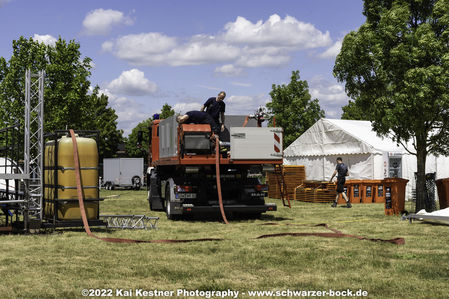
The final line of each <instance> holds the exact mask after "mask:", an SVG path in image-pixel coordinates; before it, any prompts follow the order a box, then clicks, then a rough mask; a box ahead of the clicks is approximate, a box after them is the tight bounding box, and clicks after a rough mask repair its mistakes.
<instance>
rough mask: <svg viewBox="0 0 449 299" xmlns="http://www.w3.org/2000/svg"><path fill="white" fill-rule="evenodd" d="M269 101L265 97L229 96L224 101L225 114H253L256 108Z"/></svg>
mask: <svg viewBox="0 0 449 299" xmlns="http://www.w3.org/2000/svg"><path fill="white" fill-rule="evenodd" d="M268 101H269V99H268V98H267V97H266V95H263V94H261V95H254V96H241V95H231V96H230V97H229V98H226V99H225V103H226V113H227V114H233V115H248V114H253V113H254V112H255V111H256V110H257V108H259V107H260V106H262V105H265V104H266V103H267V102H268Z"/></svg>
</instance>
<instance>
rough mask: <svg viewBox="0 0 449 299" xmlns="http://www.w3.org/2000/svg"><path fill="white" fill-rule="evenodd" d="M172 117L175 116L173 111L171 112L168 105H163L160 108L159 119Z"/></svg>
mask: <svg viewBox="0 0 449 299" xmlns="http://www.w3.org/2000/svg"><path fill="white" fill-rule="evenodd" d="M172 115H175V110H173V109H172V108H171V106H170V105H169V104H167V103H165V104H164V106H162V111H161V115H160V118H161V119H165V118H168V117H170V116H172Z"/></svg>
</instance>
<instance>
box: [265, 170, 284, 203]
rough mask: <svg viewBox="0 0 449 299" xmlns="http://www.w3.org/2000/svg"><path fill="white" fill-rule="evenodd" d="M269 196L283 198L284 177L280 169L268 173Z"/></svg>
mask: <svg viewBox="0 0 449 299" xmlns="http://www.w3.org/2000/svg"><path fill="white" fill-rule="evenodd" d="M267 183H268V197H270V198H277V199H280V198H281V185H282V177H281V174H280V171H279V172H278V171H275V172H268V173H267Z"/></svg>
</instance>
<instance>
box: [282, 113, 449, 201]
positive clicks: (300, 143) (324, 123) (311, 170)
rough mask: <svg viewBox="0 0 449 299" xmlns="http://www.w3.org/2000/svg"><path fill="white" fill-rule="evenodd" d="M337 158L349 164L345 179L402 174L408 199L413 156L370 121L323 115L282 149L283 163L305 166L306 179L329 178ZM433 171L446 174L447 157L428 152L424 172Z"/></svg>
mask: <svg viewBox="0 0 449 299" xmlns="http://www.w3.org/2000/svg"><path fill="white" fill-rule="evenodd" d="M409 149H410V150H411V151H412V152H413V151H414V149H413V148H412V147H409ZM337 157H342V158H343V162H344V163H345V164H346V165H348V167H349V173H350V176H349V177H348V179H350V180H351V179H352V180H358V179H362V180H365V179H369V180H371V179H383V178H385V177H402V178H405V179H408V180H409V183H408V184H407V195H406V196H407V198H410V197H411V196H412V188H415V178H414V177H415V175H414V173H415V172H416V156H414V155H411V154H409V153H408V152H407V151H406V150H405V149H404V148H403V147H402V146H398V145H396V143H395V142H393V141H392V140H391V139H387V138H381V137H379V136H377V134H376V133H375V132H374V131H373V130H372V128H371V123H370V122H369V121H357V120H337V119H326V118H322V119H320V120H319V121H317V122H316V123H315V124H314V125H313V126H312V127H310V128H309V129H308V130H307V131H306V132H304V134H302V135H301V136H300V137H298V139H296V140H295V141H294V142H293V143H292V144H290V146H289V147H287V148H286V149H285V150H284V164H285V165H304V166H305V167H306V178H307V179H308V180H329V179H330V177H331V175H332V173H333V171H334V169H335V166H336V161H335V160H336V158H337ZM432 172H436V178H437V179H440V178H447V177H449V158H448V157H442V156H439V157H436V156H433V155H429V156H428V157H427V164H426V173H432Z"/></svg>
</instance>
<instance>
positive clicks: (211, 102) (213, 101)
mask: <svg viewBox="0 0 449 299" xmlns="http://www.w3.org/2000/svg"><path fill="white" fill-rule="evenodd" d="M225 97H226V92H224V91H220V93H219V94H218V96H217V97H212V98H209V99H208V100H207V101H206V103H204V105H203V106H202V107H201V111H204V109H206V112H207V113H208V114H209V115H210V116H212V118H213V119H214V121H215V123H216V124H217V126H218V127H219V128H221V131H222V132H223V131H224V122H225V116H224V113H225V109H226V104H225V103H224V102H223V100H224V98H225ZM220 118H221V125H220Z"/></svg>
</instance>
